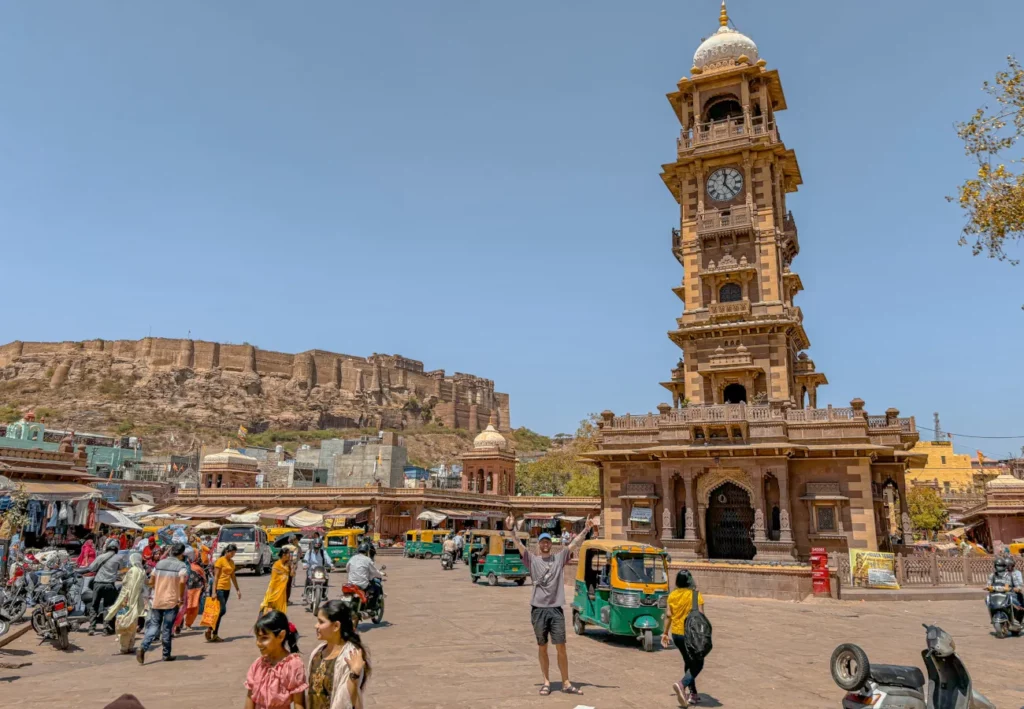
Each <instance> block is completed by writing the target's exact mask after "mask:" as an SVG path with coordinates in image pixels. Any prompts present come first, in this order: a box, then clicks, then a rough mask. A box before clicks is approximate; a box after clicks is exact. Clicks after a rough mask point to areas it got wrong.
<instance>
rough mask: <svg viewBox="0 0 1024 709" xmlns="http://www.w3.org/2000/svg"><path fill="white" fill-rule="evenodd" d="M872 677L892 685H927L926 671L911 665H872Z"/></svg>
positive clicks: (913, 687)
mask: <svg viewBox="0 0 1024 709" xmlns="http://www.w3.org/2000/svg"><path fill="white" fill-rule="evenodd" d="M871 679H873V680H874V681H875V682H877V683H878V684H885V685H889V686H890V687H906V688H907V689H922V688H923V687H924V686H925V679H924V673H923V672H921V670H919V669H918V668H916V667H911V666H909V665H874V664H873V665H871Z"/></svg>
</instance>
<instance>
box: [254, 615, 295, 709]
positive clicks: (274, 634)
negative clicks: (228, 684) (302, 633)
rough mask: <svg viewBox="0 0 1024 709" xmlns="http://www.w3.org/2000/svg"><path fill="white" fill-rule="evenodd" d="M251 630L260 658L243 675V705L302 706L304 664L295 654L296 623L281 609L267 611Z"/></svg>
mask: <svg viewBox="0 0 1024 709" xmlns="http://www.w3.org/2000/svg"><path fill="white" fill-rule="evenodd" d="M253 630H254V631H255V632H256V647H258V648H259V649H260V658H259V659H258V660H256V662H254V663H252V667H250V668H249V673H248V674H247V675H246V676H245V688H246V689H247V690H248V692H249V694H248V698H247V699H246V701H245V709H292V708H293V707H296V708H297V709H304V708H305V706H306V703H305V692H306V665H305V663H304V662H303V661H302V656H301V655H299V654H298V652H299V645H298V642H297V641H298V634H297V632H296V630H295V626H294V625H292V624H291V623H289V622H288V616H286V615H285V614H284V613H281V612H280V611H270V612H269V613H267V614H266V615H263V616H261V617H260V619H259V620H257V621H256V626H255V627H254V628H253ZM286 646H287V647H286Z"/></svg>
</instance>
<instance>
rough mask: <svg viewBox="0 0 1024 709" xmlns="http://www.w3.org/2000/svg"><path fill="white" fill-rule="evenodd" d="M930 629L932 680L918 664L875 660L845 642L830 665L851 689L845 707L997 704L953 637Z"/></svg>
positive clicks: (974, 708)
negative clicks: (977, 684) (975, 679)
mask: <svg viewBox="0 0 1024 709" xmlns="http://www.w3.org/2000/svg"><path fill="white" fill-rule="evenodd" d="M924 628H925V641H926V643H927V646H928V648H927V649H926V650H922V651H921V657H922V658H924V665H925V669H926V670H927V672H928V681H927V685H926V682H925V678H924V674H923V673H922V672H921V670H919V669H918V668H917V667H910V666H904V665H872V664H871V663H870V662H868V656H867V653H865V652H864V650H862V649H861V648H860V647H858V646H857V645H854V644H853V643H843V644H842V645H839V646H838V647H837V648H836V649H835V651H834V652H833V653H832V659H831V661H830V663H829V664H830V668H831V671H832V679H833V680H834V681H835V683H836V684H837V685H839V687H840V688H841V689H844V690H846V691H847V692H848V694H847V695H846V696H845V697H844V698H843V709H863V708H864V707H866V706H867V707H872V708H873V709H995V704H993V703H992V702H990V701H989V700H988V699H986V698H985V697H984V696H983V695H982V694H981V693H980V692H977V691H976V690H975V689H974V687H973V686H972V685H971V676H970V674H969V673H968V672H967V667H965V666H964V663H963V662H962V661H961V660H960V658H959V657H958V656H957V654H956V644H955V643H954V642H953V638H952V636H950V635H949V633H947V632H946V631H944V630H943V629H942V628H940V627H938V626H936V625H925V626H924ZM926 689H927V695H926V694H925V692H926Z"/></svg>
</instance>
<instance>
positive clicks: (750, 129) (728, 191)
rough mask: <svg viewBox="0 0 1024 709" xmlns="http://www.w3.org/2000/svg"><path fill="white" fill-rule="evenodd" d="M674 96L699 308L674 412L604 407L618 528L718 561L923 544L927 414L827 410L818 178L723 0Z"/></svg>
mask: <svg viewBox="0 0 1024 709" xmlns="http://www.w3.org/2000/svg"><path fill="white" fill-rule="evenodd" d="M668 100H669V104H670V105H671V106H672V111H673V112H674V113H675V115H676V118H677V119H678V120H679V122H680V124H681V125H682V131H681V133H680V136H679V138H678V141H677V146H676V147H677V152H676V159H675V161H673V162H671V163H669V164H667V165H664V166H663V171H662V175H661V176H662V179H663V180H664V182H665V186H666V187H667V188H668V190H669V192H670V193H671V194H672V197H673V198H674V199H675V200H676V202H677V203H678V204H679V228H678V229H673V231H672V242H671V249H672V254H673V255H674V256H675V258H676V259H677V260H678V261H679V264H680V265H681V266H682V267H683V278H682V281H681V283H680V284H679V285H678V286H676V287H675V288H673V289H672V290H673V292H675V294H676V295H677V296H678V297H679V299H680V300H681V301H682V302H683V311H682V315H681V316H680V317H679V318H678V319H677V321H676V326H675V328H674V329H673V330H672V331H671V332H669V333H668V335H669V338H670V339H671V340H672V341H673V342H674V343H675V344H676V345H678V346H679V348H680V350H681V357H680V360H679V364H678V365H677V367H676V368H675V369H673V370H672V376H671V379H670V380H669V381H667V382H664V383H663V384H662V386H664V387H665V388H666V389H667V390H668V391H669V392H670V393H671V396H672V402H673V403H672V405H669V404H661V405H659V406H658V407H657V409H658V412H657V413H649V414H645V415H640V416H631V415H624V416H616V415H614V414H613V413H612V412H610V411H605V412H604V413H603V414H602V420H601V421H600V423H599V427H600V435H599V438H600V444H599V447H598V449H597V450H596V451H594V452H592V453H589V454H587V455H586V456H585V457H586V459H588V460H590V461H591V462H593V463H595V464H596V465H597V467H598V468H599V469H600V481H601V497H602V508H603V515H602V516H603V524H604V529H603V530H602V531H603V532H604V534H605V535H606V536H610V537H612V538H615V539H622V540H629V541H636V542H643V543H649V544H660V545H662V546H664V547H667V548H669V549H672V550H675V552H676V554H675V555H676V557H677V558H679V557H682V558H697V557H705V558H711V559H748V560H749V559H754V560H787V559H788V560H793V559H806V558H807V557H808V555H809V553H810V550H811V548H812V547H825V548H826V549H828V550H830V551H833V552H836V551H842V552H845V551H846V550H848V549H850V548H860V549H868V550H878V549H889V548H891V547H892V546H893V545H894V544H898V543H899V542H900V541H901V540H902V539H908V540H909V538H908V537H907V535H909V532H910V520H909V515H908V514H907V507H906V483H905V478H904V474H905V472H906V470H907V469H908V467H909V466H910V465H911V463H912V462H914V461H917V459H918V458H920V456H919V455H917V454H915V453H911V452H910V449H911V448H912V447H913V445H914V444H915V443H916V442H917V440H918V434H917V430H916V427H915V424H914V419H913V418H912V417H911V418H901V417H900V416H899V411H897V410H896V409H893V408H890V409H887V410H886V411H885V413H884V414H882V415H869V413H868V410H867V408H866V407H865V403H864V402H863V401H861V400H859V399H854V400H853V401H851V402H850V403H849V406H842V407H832V406H824V407H822V406H821V405H820V402H819V396H818V389H819V387H821V386H823V385H825V384H827V383H828V380H827V379H826V377H825V375H824V374H822V373H821V372H818V371H817V369H816V367H815V364H814V362H813V361H812V360H811V359H810V358H809V357H808V356H807V353H806V352H805V350H807V349H808V348H809V347H810V340H809V339H808V336H807V332H806V331H805V329H804V318H803V313H802V312H801V310H800V307H799V306H797V305H796V303H795V299H796V296H797V294H798V293H800V291H801V290H803V284H802V283H801V281H800V276H799V275H798V274H797V273H796V272H795V271H794V270H793V268H792V266H793V261H794V259H795V258H796V256H797V254H798V253H799V251H800V243H799V241H798V238H797V226H796V221H795V219H794V218H793V214H792V212H790V211H789V205H788V204H787V200H788V197H789V195H790V194H792V193H794V192H796V191H797V188H798V186H799V185H800V184H801V182H802V180H801V175H800V167H799V165H798V163H797V159H796V153H795V152H794V151H793V150H792V149H791V148H788V147H787V146H786V144H785V143H784V142H783V141H782V138H781V136H780V134H779V130H778V127H777V120H778V115H779V113H780V112H781V111H783V110H785V109H786V108H788V106H787V103H786V97H785V94H784V93H783V90H782V81H781V79H780V77H779V73H778V71H776V70H774V69H768V68H767V63H766V62H765V60H764V59H762V58H761V57H760V55H759V52H758V48H757V45H756V44H755V43H754V41H753V40H752V39H751V38H749V37H747V36H746V35H744V34H742V33H740V32H738V31H737V30H736V29H734V28H733V27H731V26H730V22H729V17H728V14H727V12H726V8H725V4H724V3H723V4H722V11H721V16H720V26H719V28H718V30H717V31H716V32H715V33H714V34H712V35H711V36H710V37H709V38H707V39H705V40H704V41H703V42H702V43H701V44H700V46H699V47H698V48H697V51H696V53H695V54H694V57H693V68H692V69H690V76H689V77H684V78H682V79H680V80H679V83H678V84H677V90H676V91H673V92H672V93H670V94H668ZM818 248H821V247H820V246H818ZM918 462H919V463H923V461H918ZM891 520H896V521H897V522H898V523H899V524H897V525H893V524H892V523H891Z"/></svg>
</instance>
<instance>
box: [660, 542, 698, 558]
mask: <svg viewBox="0 0 1024 709" xmlns="http://www.w3.org/2000/svg"><path fill="white" fill-rule="evenodd" d="M661 545H662V546H663V547H664V548H665V551H667V552H668V553H669V554H671V555H672V558H673V559H687V560H689V559H701V558H703V556H702V555H701V553H700V551H699V549H700V540H699V539H662V540H661Z"/></svg>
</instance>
